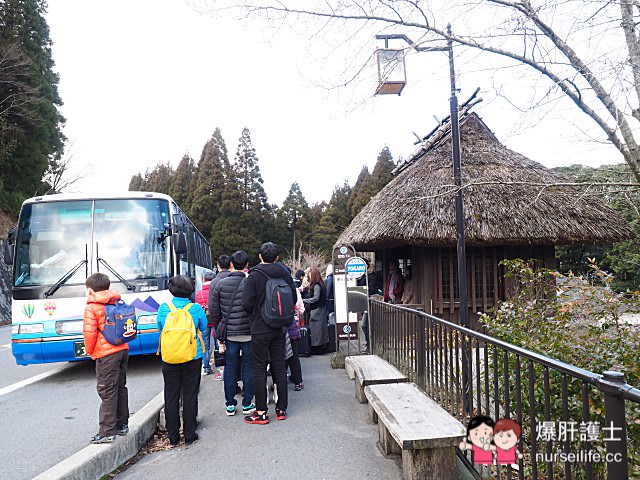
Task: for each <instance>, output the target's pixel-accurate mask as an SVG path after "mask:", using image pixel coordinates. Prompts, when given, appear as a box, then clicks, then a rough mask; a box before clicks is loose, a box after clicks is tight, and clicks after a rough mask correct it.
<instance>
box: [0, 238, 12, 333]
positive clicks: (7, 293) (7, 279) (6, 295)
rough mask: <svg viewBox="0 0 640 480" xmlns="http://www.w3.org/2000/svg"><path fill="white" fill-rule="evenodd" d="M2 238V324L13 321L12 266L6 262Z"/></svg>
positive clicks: (0, 266)
mask: <svg viewBox="0 0 640 480" xmlns="http://www.w3.org/2000/svg"><path fill="white" fill-rule="evenodd" d="M5 242H6V240H3V239H0V325H5V324H9V323H11V266H10V265H7V264H6V263H4V243H5Z"/></svg>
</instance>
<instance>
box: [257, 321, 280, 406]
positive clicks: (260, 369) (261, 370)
mask: <svg viewBox="0 0 640 480" xmlns="http://www.w3.org/2000/svg"><path fill="white" fill-rule="evenodd" d="M284 343H285V333H284V331H279V330H275V331H274V332H273V333H266V334H264V333H263V334H258V335H253V334H252V335H251V350H252V353H253V393H254V395H255V396H256V410H259V411H261V412H265V411H266V410H267V364H269V363H271V375H272V376H273V379H274V380H275V382H276V388H277V390H278V402H277V403H276V408H279V409H282V410H286V409H287V404H288V401H287V367H286V364H285V360H284Z"/></svg>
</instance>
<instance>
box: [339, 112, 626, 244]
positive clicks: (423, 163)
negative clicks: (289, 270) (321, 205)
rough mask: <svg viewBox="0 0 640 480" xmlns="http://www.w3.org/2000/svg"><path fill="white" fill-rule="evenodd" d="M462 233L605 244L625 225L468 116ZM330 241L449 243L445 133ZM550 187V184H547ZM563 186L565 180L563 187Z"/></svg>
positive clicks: (507, 240)
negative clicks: (505, 144)
mask: <svg viewBox="0 0 640 480" xmlns="http://www.w3.org/2000/svg"><path fill="white" fill-rule="evenodd" d="M460 149H461V159H462V184H463V186H464V185H467V186H466V187H464V189H463V195H464V221H465V238H466V243H467V245H469V246H473V245H477V246H480V245H483V246H486V245H523V244H525V245H548V244H553V245H561V244H572V243H612V242H617V241H620V240H625V239H629V238H633V236H634V233H633V230H632V229H631V227H630V226H629V225H628V224H627V223H626V222H625V221H624V220H623V219H622V218H621V217H620V216H619V215H618V214H616V213H615V212H614V211H613V210H612V209H611V208H609V207H607V206H606V205H604V203H602V201H600V200H599V199H597V198H593V197H592V196H590V195H585V194H584V193H583V191H582V190H580V189H578V188H577V187H574V186H568V185H566V184H567V183H571V181H570V180H568V179H567V178H565V177H563V176H561V175H559V174H557V173H554V172H553V171H551V170H549V169H548V168H546V167H544V166H542V165H541V164H539V163H537V162H534V161H532V160H530V159H528V158H526V157H525V156H523V155H521V154H519V153H517V152H514V151H513V150H509V149H508V148H506V147H505V146H504V145H502V144H501V143H500V142H499V141H498V140H497V139H496V137H495V136H494V135H493V133H491V131H490V130H489V128H488V127H487V126H486V125H485V124H484V122H483V121H482V120H481V119H480V118H479V117H478V116H477V115H476V114H475V113H472V114H470V115H468V116H467V117H466V118H464V119H463V121H462V122H461V125H460ZM398 170H401V171H400V173H399V174H398V175H397V177H396V178H395V179H393V180H392V181H391V182H390V183H389V184H388V185H387V186H386V187H385V188H384V189H382V191H380V192H379V193H378V194H377V195H376V196H375V197H374V198H373V199H371V201H370V202H369V203H368V204H367V206H366V207H365V208H364V209H362V211H361V212H360V213H359V214H358V215H357V216H356V217H355V218H354V219H353V221H352V222H351V224H350V225H349V226H348V227H347V229H346V230H345V231H344V232H343V233H342V235H341V236H340V238H339V240H338V242H337V243H349V244H352V245H353V246H354V247H355V248H356V249H358V250H371V249H378V248H386V247H393V246H399V245H415V246H445V245H455V244H456V223H455V205H454V197H455V191H456V190H455V186H454V185H453V166H452V161H451V135H450V131H449V130H447V131H445V132H444V133H441V134H440V137H439V138H435V139H433V138H432V139H427V140H426V145H425V146H423V147H421V148H420V149H419V150H418V151H417V152H416V153H414V154H413V155H412V156H411V157H410V158H409V160H407V162H405V164H403V165H401V166H400V167H399V168H398ZM554 184H555V185H554ZM563 184H565V185H563Z"/></svg>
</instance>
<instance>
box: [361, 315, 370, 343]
mask: <svg viewBox="0 0 640 480" xmlns="http://www.w3.org/2000/svg"><path fill="white" fill-rule="evenodd" d="M362 333H364V338H365V339H366V341H367V348H368V349H369V352H371V340H370V339H369V312H364V313H363V314H362Z"/></svg>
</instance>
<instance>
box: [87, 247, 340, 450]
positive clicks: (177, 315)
mask: <svg viewBox="0 0 640 480" xmlns="http://www.w3.org/2000/svg"><path fill="white" fill-rule="evenodd" d="M278 254H279V252H278V247H277V245H275V244H274V243H271V242H266V243H264V244H262V246H261V247H260V251H259V255H258V256H259V258H260V263H259V264H258V265H256V266H255V267H253V268H251V269H249V268H248V267H249V256H248V254H247V252H245V251H242V250H239V251H237V252H235V253H234V254H233V255H231V256H230V257H229V256H227V255H223V256H221V257H219V258H218V261H217V267H218V272H217V274H216V275H215V276H213V275H207V276H206V277H205V282H203V288H202V289H201V290H200V291H199V292H197V293H195V288H194V285H193V282H192V281H191V279H190V278H189V277H187V276H184V275H178V276H175V277H173V278H171V279H169V282H168V290H169V292H170V293H171V294H172V296H173V298H172V299H171V301H169V302H167V303H163V304H162V305H160V307H159V308H158V314H157V324H158V330H159V332H160V347H161V350H162V351H161V353H162V375H163V380H164V401H165V419H166V428H167V436H168V440H169V442H170V444H171V445H172V446H175V445H178V444H179V442H180V440H181V438H180V423H181V421H180V405H181V404H182V432H183V437H184V443H185V445H190V444H192V443H193V442H195V441H196V440H197V439H198V434H197V432H196V429H197V421H196V417H197V415H198V393H199V390H200V380H201V376H202V375H208V374H210V373H212V365H211V360H210V359H211V353H212V351H213V347H214V346H215V344H216V342H217V344H218V345H219V347H218V348H219V350H220V351H224V355H225V357H226V366H225V368H224V371H223V373H222V375H221V377H222V380H223V382H224V396H225V410H226V413H227V415H229V416H232V415H235V414H236V411H237V410H238V405H237V400H236V398H235V397H236V394H237V393H238V388H239V387H238V381H242V389H241V391H242V413H243V414H244V421H245V422H246V423H249V424H260V425H264V424H267V423H269V415H268V411H267V410H268V409H267V403H268V387H267V376H268V375H269V374H270V376H271V378H272V379H273V384H274V386H275V387H274V388H275V390H276V395H274V400H275V416H276V419H278V420H285V419H286V418H287V407H288V388H287V368H289V369H290V371H291V376H290V377H289V378H290V381H291V382H292V383H293V384H294V390H296V391H300V390H302V389H303V388H304V384H303V380H302V369H301V365H300V360H299V358H298V342H299V341H300V331H299V324H298V317H302V315H303V312H304V311H305V310H308V311H309V312H308V315H309V317H311V316H312V315H313V317H314V318H315V317H316V316H317V315H318V313H313V312H314V311H315V310H318V309H319V307H318V306H317V304H318V303H321V302H322V300H323V299H324V304H323V305H324V307H323V310H322V312H325V313H323V314H324V315H326V298H327V291H326V286H325V284H324V282H323V281H322V279H321V278H320V277H319V272H318V271H317V269H315V272H313V273H312V274H311V275H310V279H309V280H308V287H309V290H310V291H311V292H312V293H311V296H308V297H307V298H303V295H302V287H300V288H297V287H296V285H295V284H294V277H293V276H292V274H291V270H290V269H289V268H288V267H286V266H285V265H284V264H282V263H280V262H278V260H279V257H278ZM305 276H306V275H305ZM273 279H276V280H277V282H276V283H279V284H280V286H279V287H278V288H284V289H285V290H286V292H288V291H290V297H289V296H288V295H284V297H287V298H290V299H292V300H291V302H292V310H293V309H294V308H295V314H294V315H293V316H292V319H293V320H292V321H291V322H290V323H289V324H288V326H280V327H274V326H273V322H271V321H270V320H271V319H270V318H269V317H268V315H267V314H266V313H265V311H264V308H263V307H264V304H265V303H266V301H267V298H266V297H267V291H270V290H269V289H270V288H272V287H270V286H269V285H271V284H272V282H271V283H270V280H273ZM85 286H86V287H87V307H86V309H85V315H84V322H83V333H84V338H85V348H86V352H87V354H88V355H90V356H91V358H92V359H93V360H95V362H96V379H97V390H98V394H99V396H100V399H101V405H100V411H99V430H98V433H97V434H96V435H95V436H94V437H93V438H92V439H91V442H92V443H109V442H113V441H114V440H115V438H116V436H117V435H126V434H127V433H128V430H129V427H128V419H129V409H128V391H127V386H126V372H127V365H128V348H129V347H128V344H127V343H123V344H122V345H118V346H115V345H111V344H110V343H109V342H107V341H106V339H105V338H104V334H103V333H102V332H103V329H104V328H105V323H106V313H105V308H106V306H107V305H109V304H113V303H114V302H117V301H118V300H120V295H119V294H118V293H117V292H114V291H112V290H110V289H109V287H110V281H109V277H107V276H106V275H104V274H101V273H96V274H93V275H91V276H90V277H89V278H87V281H86V283H85ZM289 289H290V290H289ZM286 292H285V293H286ZM194 293H195V295H194ZM192 299H193V300H195V301H192ZM294 306H295V307H294ZM322 312H321V313H322ZM184 319H188V328H189V329H190V335H191V337H188V338H189V340H190V342H189V346H188V348H192V350H190V353H189V354H188V357H187V358H186V360H185V361H180V362H178V363H176V362H175V361H173V360H171V361H167V358H169V357H168V353H169V352H166V351H165V349H168V348H169V347H170V346H171V348H173V345H176V347H175V348H176V349H178V348H180V349H182V348H183V347H182V346H181V345H178V343H175V344H171V343H169V342H168V341H164V339H165V338H168V337H170V336H171V335H173V338H177V335H178V333H176V331H177V330H180V328H186V327H179V326H178V325H181V324H180V323H179V322H180V321H183V320H184ZM285 320H286V319H285ZM287 321H288V320H287ZM313 323H314V321H310V324H311V325H313ZM322 323H324V325H325V327H326V323H327V322H326V321H324V322H322ZM314 336H315V338H316V344H317V345H321V344H324V343H327V336H328V335H327V332H326V328H325V329H322V328H318V330H317V331H316V333H315V334H314ZM194 340H195V341H194ZM184 348H187V347H184ZM254 398H255V400H254Z"/></svg>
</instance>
